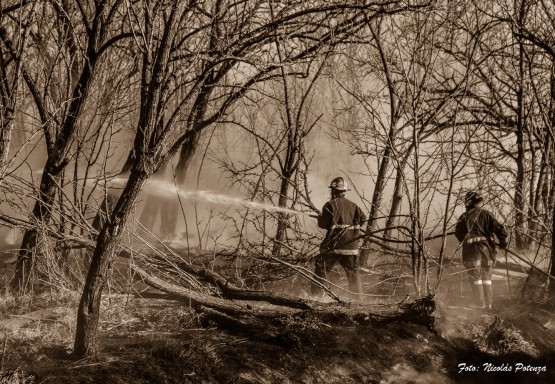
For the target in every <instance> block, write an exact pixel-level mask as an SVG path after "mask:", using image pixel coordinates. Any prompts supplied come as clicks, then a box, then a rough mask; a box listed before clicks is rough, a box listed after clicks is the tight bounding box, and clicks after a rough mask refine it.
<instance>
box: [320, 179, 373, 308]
mask: <svg viewBox="0 0 555 384" xmlns="http://www.w3.org/2000/svg"><path fill="white" fill-rule="evenodd" d="M329 188H330V191H331V200H330V201H328V202H327V203H326V204H325V205H324V207H323V208H322V214H320V215H319V216H318V227H320V228H322V229H325V230H327V232H326V236H325V238H324V240H323V241H322V244H321V245H320V253H319V254H318V256H317V257H316V260H315V266H314V273H315V274H316V276H317V280H318V281H319V282H321V283H322V284H323V283H324V282H325V281H326V276H327V274H328V273H329V272H330V271H331V270H332V268H333V267H334V265H335V264H336V263H337V262H339V264H340V265H341V266H342V267H343V269H345V272H346V274H347V280H348V281H349V290H350V291H351V294H350V297H351V298H354V299H357V300H359V299H360V294H361V293H362V284H361V281H360V275H359V271H358V260H357V258H358V251H359V246H360V239H359V234H360V228H361V225H362V223H363V222H365V221H366V216H365V215H364V213H363V212H362V209H360V207H358V206H357V205H356V204H355V203H353V202H352V201H350V200H348V199H347V198H345V193H346V192H347V191H348V188H347V182H346V181H345V180H344V179H343V178H342V177H336V178H335V179H333V180H332V182H331V184H330V186H329ZM311 293H312V295H314V296H321V295H322V293H323V290H322V288H321V287H320V286H318V285H316V284H314V283H313V284H312V287H311Z"/></svg>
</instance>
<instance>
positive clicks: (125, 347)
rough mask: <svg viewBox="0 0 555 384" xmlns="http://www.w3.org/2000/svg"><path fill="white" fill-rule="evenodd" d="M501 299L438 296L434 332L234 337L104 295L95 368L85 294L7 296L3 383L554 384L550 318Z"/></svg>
mask: <svg viewBox="0 0 555 384" xmlns="http://www.w3.org/2000/svg"><path fill="white" fill-rule="evenodd" d="M446 291H449V290H446ZM498 291H499V290H498ZM498 293H499V294H498V295H497V301H496V308H495V309H494V310H492V311H485V310H476V309H469V308H468V307H467V305H466V302H465V297H461V296H460V295H458V294H455V293H454V292H453V291H451V292H450V293H449V294H445V295H438V296H437V297H434V302H435V304H436V309H435V311H434V312H433V320H434V321H433V326H431V325H430V324H427V323H426V322H419V321H415V319H414V318H413V319H404V318H402V317H399V316H397V317H391V316H376V315H373V314H371V313H370V312H368V313H367V316H365V315H364V313H365V312H364V310H360V311H358V313H359V315H357V316H349V315H345V314H343V313H339V312H338V313H337V314H336V315H334V314H333V312H332V314H331V315H330V313H329V312H328V313H327V314H326V315H325V316H322V315H320V314H318V313H315V312H292V313H291V314H288V315H283V316H279V317H277V318H274V319H272V320H271V321H268V323H267V324H265V325H264V326H261V327H259V328H256V327H254V328H252V329H251V330H250V331H244V330H242V331H239V330H237V331H233V330H223V329H221V328H219V327H216V326H215V325H214V324H212V323H210V322H207V321H205V319H203V318H202V316H199V315H198V314H197V313H195V312H194V311H193V310H192V309H191V308H190V307H189V306H188V305H187V303H185V302H183V301H180V300H176V299H174V298H172V297H169V296H167V295H164V294H160V293H157V294H156V293H154V292H152V293H151V294H149V295H146V294H143V295H142V297H141V296H140V295H137V294H135V295H126V294H114V293H110V292H106V294H105V295H104V302H103V311H102V321H101V329H100V333H99V335H100V348H99V349H100V355H99V357H98V358H97V359H85V360H74V359H72V358H71V355H70V352H71V348H72V342H73V336H74V327H75V308H76V303H77V300H78V294H77V293H71V292H66V293H65V294H63V295H61V294H60V293H57V295H56V296H54V295H53V294H52V293H49V292H44V293H42V294H40V295H36V296H34V297H33V298H32V302H31V301H30V298H28V299H27V301H26V302H19V303H17V302H15V301H14V300H15V299H14V298H11V297H9V296H8V295H6V297H4V302H3V308H4V311H3V314H4V315H3V322H2V330H3V332H2V333H3V336H4V337H3V339H4V340H3V353H2V372H3V373H4V375H5V376H6V377H7V376H8V375H9V374H11V375H12V380H13V381H1V380H0V382H1V383H4V382H8V383H31V382H34V383H172V384H173V383H176V384H177V383H392V384H393V383H426V384H430V383H481V382H483V383H504V382H508V381H510V382H511V383H530V382H533V383H553V382H555V364H553V363H551V362H552V361H555V359H554V358H555V341H554V338H553V332H554V330H555V324H554V323H555V322H554V321H553V319H554V314H553V312H552V310H551V309H550V308H549V307H547V306H542V305H537V304H534V303H530V302H529V301H528V302H523V301H522V300H521V299H520V298H518V297H515V296H516V295H514V294H513V296H512V297H507V296H506V295H502V294H501V293H500V292H498ZM61 297H62V298H61ZM15 305H17V306H18V307H17V308H18V309H17V311H16V312H17V315H14V309H13V308H14V306H15ZM253 305H255V304H254V303H253ZM10 311H11V312H10ZM355 312H357V311H355ZM509 370H510V371H509ZM16 376H19V378H18V381H16V379H15V377H16ZM5 380H7V379H5Z"/></svg>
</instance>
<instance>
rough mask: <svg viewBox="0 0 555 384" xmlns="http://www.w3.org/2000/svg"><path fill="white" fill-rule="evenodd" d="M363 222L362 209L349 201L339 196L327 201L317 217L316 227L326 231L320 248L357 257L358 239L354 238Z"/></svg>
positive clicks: (364, 219)
mask: <svg viewBox="0 0 555 384" xmlns="http://www.w3.org/2000/svg"><path fill="white" fill-rule="evenodd" d="M365 221H366V216H365V215H364V212H362V209H360V207H359V206H358V205H356V204H355V203H353V202H352V201H350V200H349V199H347V198H345V197H343V196H340V197H336V198H334V199H332V200H330V201H328V202H327V203H326V204H325V205H324V208H322V214H321V215H320V216H319V217H318V227H320V228H323V229H326V230H327V233H326V237H325V238H324V241H323V242H322V246H321V248H322V249H326V250H330V251H333V252H334V253H337V254H341V255H357V254H358V248H359V247H360V239H356V238H357V237H358V236H359V235H360V228H361V226H362V224H363V223H364V222H365ZM355 239H356V240H355Z"/></svg>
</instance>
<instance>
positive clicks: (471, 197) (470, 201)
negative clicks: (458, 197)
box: [464, 191, 484, 207]
mask: <svg viewBox="0 0 555 384" xmlns="http://www.w3.org/2000/svg"><path fill="white" fill-rule="evenodd" d="M482 200H484V199H483V197H482V196H480V194H479V193H478V192H474V191H471V192H467V193H466V195H465V196H464V205H466V206H467V207H468V206H470V205H474V204H478V203H481V202H482Z"/></svg>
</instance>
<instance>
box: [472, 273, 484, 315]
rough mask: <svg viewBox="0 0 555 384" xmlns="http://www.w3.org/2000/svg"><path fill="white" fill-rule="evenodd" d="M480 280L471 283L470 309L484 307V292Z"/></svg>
mask: <svg viewBox="0 0 555 384" xmlns="http://www.w3.org/2000/svg"><path fill="white" fill-rule="evenodd" d="M482 287H483V284H482V280H474V282H473V283H472V299H473V300H472V301H473V303H472V304H471V305H470V307H471V308H485V305H484V290H483V288H482Z"/></svg>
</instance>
